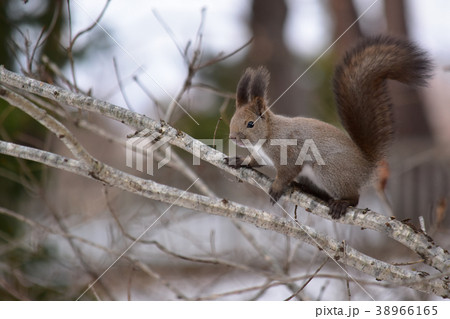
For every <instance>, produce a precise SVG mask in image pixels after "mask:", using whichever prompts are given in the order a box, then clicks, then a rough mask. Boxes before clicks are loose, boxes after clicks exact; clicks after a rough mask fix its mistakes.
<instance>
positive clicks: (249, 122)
mask: <svg viewBox="0 0 450 319" xmlns="http://www.w3.org/2000/svg"><path fill="white" fill-rule="evenodd" d="M253 125H255V123H253V121H248V123H247V127H248V128H252V127H253Z"/></svg>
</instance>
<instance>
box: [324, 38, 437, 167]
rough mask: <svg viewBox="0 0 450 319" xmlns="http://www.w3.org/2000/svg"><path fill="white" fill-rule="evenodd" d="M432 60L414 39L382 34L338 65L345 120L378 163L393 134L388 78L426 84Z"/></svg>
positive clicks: (336, 83)
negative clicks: (402, 38)
mask: <svg viewBox="0 0 450 319" xmlns="http://www.w3.org/2000/svg"><path fill="white" fill-rule="evenodd" d="M431 67H432V64H431V62H430V60H429V59H428V57H427V55H426V53H425V52H424V51H422V50H421V49H419V48H418V47H416V46H415V45H414V44H412V43H411V42H409V41H406V40H400V39H395V38H391V37H387V36H379V37H374V38H369V39H366V40H363V41H362V42H361V43H360V44H359V45H358V46H357V47H356V48H354V49H353V50H351V51H350V52H349V53H347V55H346V56H345V58H344V60H343V61H342V62H341V63H340V64H339V65H338V66H337V67H336V71H335V74H334V79H333V90H334V95H335V99H336V103H337V107H338V113H339V117H340V118H341V122H342V124H343V126H344V128H345V129H346V130H347V132H348V133H349V134H350V137H351V138H352V139H353V141H354V142H355V143H356V145H358V147H359V148H360V149H361V150H362V152H363V153H364V154H365V155H366V157H367V158H368V159H369V160H370V161H373V162H377V161H379V160H380V159H381V158H382V157H383V156H384V155H385V153H386V150H387V146H388V145H389V143H390V142H391V140H392V136H393V113H392V105H391V102H390V98H389V95H388V92H387V89H386V79H392V80H397V81H400V82H403V83H406V84H411V85H425V84H426V80H427V78H429V77H430V75H431Z"/></svg>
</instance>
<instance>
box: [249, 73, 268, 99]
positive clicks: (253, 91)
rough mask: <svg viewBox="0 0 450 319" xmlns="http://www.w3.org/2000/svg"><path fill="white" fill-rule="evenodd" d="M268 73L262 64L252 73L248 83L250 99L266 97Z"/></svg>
mask: <svg viewBox="0 0 450 319" xmlns="http://www.w3.org/2000/svg"><path fill="white" fill-rule="evenodd" d="M269 80H270V73H269V71H267V69H266V68H265V67H263V66H260V67H258V68H257V69H256V70H255V71H254V73H253V78H252V82H251V85H250V95H251V98H252V99H255V98H258V97H259V98H261V99H263V100H265V99H266V95H267V86H268V85H269Z"/></svg>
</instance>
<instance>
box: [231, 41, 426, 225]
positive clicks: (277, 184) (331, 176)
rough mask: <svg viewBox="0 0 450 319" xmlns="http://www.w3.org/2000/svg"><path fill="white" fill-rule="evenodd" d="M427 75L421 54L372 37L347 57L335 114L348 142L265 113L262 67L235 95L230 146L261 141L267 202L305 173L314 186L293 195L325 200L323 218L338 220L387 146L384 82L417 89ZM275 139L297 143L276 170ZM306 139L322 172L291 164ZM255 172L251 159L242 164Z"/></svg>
mask: <svg viewBox="0 0 450 319" xmlns="http://www.w3.org/2000/svg"><path fill="white" fill-rule="evenodd" d="M429 69H430V62H429V61H428V59H427V58H426V57H425V55H424V54H423V52H421V51H420V50H419V49H417V48H416V47H415V46H413V45H412V44H411V43H409V42H406V41H400V40H394V39H392V38H388V37H377V38H372V39H368V40H366V41H364V42H362V43H361V44H360V45H359V46H357V47H356V48H355V49H354V50H352V51H350V52H349V53H348V54H347V56H346V57H345V59H344V61H343V62H342V63H341V64H340V65H339V66H338V67H337V68H336V72H335V76H334V93H335V98H336V102H337V106H338V112H339V115H340V117H341V120H342V123H343V125H344V127H345V128H346V130H347V132H348V134H349V135H350V136H349V135H347V134H346V133H345V132H343V131H342V130H339V129H338V128H336V127H334V126H332V125H330V124H327V123H324V122H321V121H319V120H315V119H309V118H303V117H295V118H289V117H284V116H281V115H276V114H274V113H273V112H271V111H270V110H269V109H268V106H267V98H266V90H267V86H268V83H269V73H268V72H267V70H266V69H264V68H263V67H259V68H258V69H257V70H252V69H247V70H246V71H245V73H244V75H243V76H242V78H241V80H240V81H239V85H238V89H237V102H236V112H235V114H234V116H233V118H232V119H231V123H230V140H233V141H235V142H236V143H237V144H238V145H240V146H242V145H243V144H242V140H244V139H247V140H249V141H250V142H251V143H252V144H253V145H254V144H256V143H257V142H258V140H259V139H265V140H266V142H265V143H264V144H263V146H262V150H263V151H264V153H265V154H266V155H267V157H269V158H270V159H271V161H272V162H273V165H274V166H275V168H276V170H277V175H276V178H275V180H274V182H273V184H272V186H271V188H270V191H269V194H270V196H271V201H272V202H276V201H277V200H278V199H279V198H280V197H281V195H282V194H283V193H284V192H285V190H286V189H287V187H288V186H289V184H290V183H291V182H294V181H300V182H301V181H302V179H303V181H304V178H305V177H302V178H300V179H299V174H301V173H307V172H309V173H308V174H311V171H312V174H313V179H314V180H313V181H312V182H313V184H315V186H314V187H311V183H310V182H308V183H302V184H301V186H300V188H301V189H302V190H305V191H307V192H311V193H313V194H314V195H318V196H319V197H321V198H322V199H324V200H330V214H331V215H332V217H333V218H339V217H341V216H342V215H344V214H345V211H346V208H347V207H348V206H349V205H354V206H355V205H357V203H358V200H359V191H360V188H361V187H362V186H364V185H365V184H367V183H368V182H369V181H370V180H371V177H372V175H373V173H374V169H375V167H376V165H377V162H378V161H379V160H380V159H382V158H383V157H384V156H385V152H386V148H387V145H388V144H389V143H390V141H391V139H392V110H391V107H392V106H391V104H390V102H389V96H388V95H387V92H386V88H385V81H386V79H395V80H399V81H402V82H405V83H408V84H423V83H424V82H425V79H426V78H427V77H428V74H429ZM250 121H251V122H253V126H252V127H249V124H248V123H249V122H250ZM276 139H295V140H296V141H297V145H292V146H287V163H286V165H283V164H282V163H281V162H280V146H278V145H271V143H273V142H274V141H276ZM307 139H312V140H313V141H314V143H315V145H316V146H317V148H318V151H319V153H320V155H321V156H322V158H323V160H324V162H325V165H319V164H318V163H317V162H315V161H312V162H306V163H304V164H303V165H296V164H295V163H296V160H297V158H298V156H299V154H300V152H301V149H302V147H303V145H304V142H305V140H307ZM242 163H243V161H242V159H233V161H232V160H231V159H229V164H230V165H232V166H234V167H240V166H242ZM258 165H259V163H258V162H257V161H256V160H255V159H254V158H252V160H251V162H250V163H249V164H248V166H250V167H255V166H258ZM307 178H309V179H311V176H307ZM324 194H325V196H324Z"/></svg>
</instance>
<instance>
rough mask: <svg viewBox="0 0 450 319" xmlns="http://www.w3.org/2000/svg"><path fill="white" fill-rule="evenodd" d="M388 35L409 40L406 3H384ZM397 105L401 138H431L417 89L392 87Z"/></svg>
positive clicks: (398, 1) (390, 1)
mask: <svg viewBox="0 0 450 319" xmlns="http://www.w3.org/2000/svg"><path fill="white" fill-rule="evenodd" d="M384 6H385V15H386V22H387V27H388V33H390V34H392V35H394V36H398V37H402V38H407V37H408V27H407V22H406V10H407V8H406V7H405V2H404V1H403V0H389V1H384ZM390 88H391V93H392V99H393V102H394V105H395V113H396V114H395V115H396V116H395V117H396V121H397V127H396V132H397V134H398V137H399V138H410V137H413V136H415V137H426V138H428V137H430V128H429V126H428V122H427V119H426V116H425V112H424V109H423V101H422V99H421V98H420V96H419V94H418V93H417V91H416V89H414V88H411V87H408V86H405V85H401V84H398V83H395V84H392V85H391V86H390Z"/></svg>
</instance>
